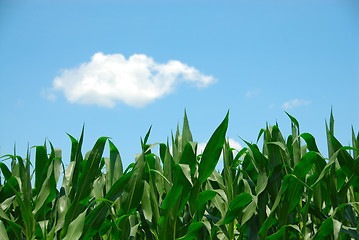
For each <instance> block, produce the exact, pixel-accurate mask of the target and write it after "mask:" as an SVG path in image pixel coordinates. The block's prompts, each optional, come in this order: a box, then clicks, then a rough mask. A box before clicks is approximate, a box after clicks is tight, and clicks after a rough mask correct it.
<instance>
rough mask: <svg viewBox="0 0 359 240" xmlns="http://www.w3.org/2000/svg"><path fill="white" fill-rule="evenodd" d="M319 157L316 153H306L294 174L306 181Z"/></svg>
mask: <svg viewBox="0 0 359 240" xmlns="http://www.w3.org/2000/svg"><path fill="white" fill-rule="evenodd" d="M317 157H318V153H316V152H308V153H306V154H305V155H304V156H303V157H302V159H301V160H300V161H299V162H298V164H297V165H296V166H295V168H294V172H293V174H294V175H295V176H297V177H298V178H299V179H300V180H302V181H304V180H305V177H306V176H307V174H308V173H309V171H310V170H311V169H312V167H313V164H314V161H315V159H316V158H317Z"/></svg>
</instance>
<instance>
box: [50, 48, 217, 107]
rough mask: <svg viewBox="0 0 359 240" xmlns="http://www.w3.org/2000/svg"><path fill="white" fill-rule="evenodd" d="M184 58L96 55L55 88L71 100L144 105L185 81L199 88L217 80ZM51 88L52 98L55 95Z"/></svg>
mask: <svg viewBox="0 0 359 240" xmlns="http://www.w3.org/2000/svg"><path fill="white" fill-rule="evenodd" d="M215 81H216V79H215V78H214V77H212V76H207V75H204V74H202V73H201V72H199V71H198V70H197V69H195V68H194V67H190V66H188V65H186V64H184V63H182V62H180V61H176V60H170V61H168V62H167V63H157V62H155V61H154V60H153V59H152V58H151V57H148V56H146V55H144V54H134V55H132V56H130V57H129V58H128V59H126V58H125V57H124V56H123V55H122V54H103V53H101V52H99V53H96V54H94V55H93V56H92V58H91V61H90V62H86V63H83V64H81V65H80V66H79V67H77V68H73V69H66V70H64V71H63V72H62V73H61V75H60V76H58V77H56V78H55V79H54V81H53V88H52V89H51V91H54V90H57V91H63V92H64V94H65V97H66V98H67V100H68V101H69V102H72V103H81V104H94V105H99V106H104V107H110V108H111V107H114V106H116V105H117V104H118V103H124V104H127V105H129V106H134V107H143V106H146V105H147V104H149V103H151V102H153V101H155V100H156V99H158V98H161V97H163V96H165V95H167V94H169V93H171V92H172V91H173V90H174V89H175V87H176V85H177V84H179V83H181V82H191V83H194V84H195V85H196V86H197V87H198V88H202V87H207V86H208V85H209V84H211V83H213V82H215ZM51 91H48V93H47V94H48V95H49V97H48V98H54V97H53V96H52V95H51Z"/></svg>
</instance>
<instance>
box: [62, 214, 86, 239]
mask: <svg viewBox="0 0 359 240" xmlns="http://www.w3.org/2000/svg"><path fill="white" fill-rule="evenodd" d="M85 216H86V211H84V212H83V213H81V214H79V215H78V216H77V217H76V219H75V220H73V221H72V222H71V223H70V225H69V229H68V231H67V234H66V236H65V237H64V238H63V240H78V239H80V237H81V235H82V229H83V227H84V224H85Z"/></svg>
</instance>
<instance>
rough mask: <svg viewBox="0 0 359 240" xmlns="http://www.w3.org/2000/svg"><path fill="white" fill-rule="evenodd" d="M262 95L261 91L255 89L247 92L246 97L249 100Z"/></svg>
mask: <svg viewBox="0 0 359 240" xmlns="http://www.w3.org/2000/svg"><path fill="white" fill-rule="evenodd" d="M259 93H260V90H259V89H254V90H249V91H247V92H246V97H247V98H251V97H255V96H257V95H258V94H259Z"/></svg>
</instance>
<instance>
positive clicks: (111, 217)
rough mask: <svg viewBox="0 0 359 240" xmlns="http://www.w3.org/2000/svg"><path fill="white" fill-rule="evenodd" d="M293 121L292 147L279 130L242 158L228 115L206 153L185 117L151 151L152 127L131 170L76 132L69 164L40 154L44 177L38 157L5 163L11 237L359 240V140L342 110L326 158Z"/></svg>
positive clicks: (1, 197) (0, 217) (2, 231)
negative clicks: (347, 131) (340, 135)
mask: <svg viewBox="0 0 359 240" xmlns="http://www.w3.org/2000/svg"><path fill="white" fill-rule="evenodd" d="M288 116H289V117H290V119H291V129H292V134H291V135H290V136H289V137H288V138H287V139H286V140H285V139H284V138H283V136H282V134H281V132H280V130H279V128H278V125H274V126H271V127H269V126H267V127H266V128H264V129H261V131H260V133H259V136H258V140H260V139H261V140H262V141H261V142H263V147H262V149H261V150H260V148H259V147H258V146H257V144H254V143H249V142H246V141H244V142H245V143H246V145H247V147H245V148H243V149H241V150H240V151H239V152H237V151H234V149H232V148H230V147H229V144H228V142H227V141H226V138H225V137H226V131H227V126H228V114H227V116H226V117H225V119H224V120H223V122H222V123H221V124H220V125H219V127H218V128H217V129H216V130H215V132H214V133H213V135H212V137H211V138H210V140H209V141H208V143H207V145H206V147H205V149H204V151H203V153H201V154H200V153H199V152H198V151H197V147H198V146H197V143H196V142H194V141H193V139H192V134H191V131H190V128H189V125H188V120H187V116H186V114H185V116H184V122H183V127H182V131H181V133H180V130H179V128H178V127H177V131H176V134H175V135H174V136H172V141H171V144H170V143H169V142H167V143H160V144H149V143H148V139H149V134H150V130H151V129H150V130H149V131H148V133H147V134H146V135H145V138H144V139H143V140H142V139H141V146H142V153H141V154H138V155H137V156H136V158H135V163H133V164H131V165H130V166H129V167H128V168H127V169H126V170H125V171H123V167H122V162H121V158H120V154H119V151H118V149H117V148H116V146H115V145H114V144H113V143H112V142H111V141H110V140H109V139H108V138H105V137H102V138H99V139H98V140H97V142H96V144H95V145H94V147H93V149H92V150H91V151H90V152H88V153H87V154H86V155H85V156H83V154H82V152H81V146H82V142H83V130H82V134H81V136H80V138H79V140H76V139H75V138H74V137H72V136H70V135H69V137H70V140H71V142H72V149H71V156H70V163H69V165H68V166H67V167H66V169H65V167H64V165H63V163H62V156H61V151H60V150H59V149H55V148H54V147H53V146H52V144H51V143H47V144H45V145H43V146H36V147H35V150H36V154H35V161H34V164H35V165H34V170H33V171H32V170H31V169H32V167H31V162H30V159H29V154H28V156H27V157H26V158H22V157H20V156H16V154H14V155H6V156H3V157H2V159H3V160H4V161H5V160H6V161H11V163H9V166H10V169H9V168H8V167H7V165H5V164H4V163H3V162H1V163H0V166H1V173H2V179H1V182H0V203H1V205H0V239H72V240H74V239H160V240H169V239H186V240H187V239H359V227H358V220H359V215H358V214H359V184H358V183H359V181H358V177H359V150H358V149H359V135H357V136H355V134H354V131H353V130H352V132H353V138H352V146H351V147H349V146H346V147H343V146H342V145H341V144H340V143H339V141H338V140H337V139H336V138H335V137H334V130H333V129H334V119H333V116H332V115H331V117H330V122H329V127H328V126H327V124H326V130H327V142H328V152H329V154H328V159H326V158H324V157H323V155H322V154H321V153H320V152H319V151H318V148H317V145H316V142H315V139H314V137H313V136H312V135H311V134H309V133H302V134H300V132H299V124H298V122H297V120H296V119H295V118H294V117H292V116H291V115H289V114H288ZM106 143H108V147H109V152H110V153H109V155H110V156H109V158H104V157H103V156H102V155H103V151H104V148H105V146H106ZM304 143H305V144H304ZM156 145H159V154H158V155H156V154H154V153H153V147H154V146H156ZM151 150H152V151H151ZM221 153H223V155H222V156H223V162H224V168H223V171H222V172H221V173H219V172H218V171H217V170H215V167H216V165H217V163H218V160H219V158H220V157H221ZM62 171H63V174H61V172H62ZM60 176H61V177H63V181H62V187H61V188H60V189H59V190H58V189H57V188H56V186H57V183H58V180H59V178H60ZM32 183H33V184H32Z"/></svg>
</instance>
